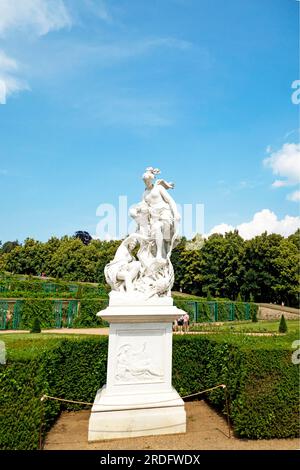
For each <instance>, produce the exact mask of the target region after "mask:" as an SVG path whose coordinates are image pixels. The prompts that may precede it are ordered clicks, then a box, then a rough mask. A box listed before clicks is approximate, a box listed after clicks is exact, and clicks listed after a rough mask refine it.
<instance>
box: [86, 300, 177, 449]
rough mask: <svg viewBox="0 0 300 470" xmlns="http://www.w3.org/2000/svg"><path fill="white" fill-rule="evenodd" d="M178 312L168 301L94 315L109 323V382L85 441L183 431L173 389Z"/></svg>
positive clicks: (115, 306) (101, 393) (112, 305)
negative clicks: (175, 320)
mask: <svg viewBox="0 0 300 470" xmlns="http://www.w3.org/2000/svg"><path fill="white" fill-rule="evenodd" d="M181 314H182V311H181V310H179V309H177V308H176V307H174V306H173V301H172V299H171V297H165V298H163V299H157V300H156V301H155V300H153V301H152V302H150V301H147V303H146V304H145V303H144V304H142V303H141V304H139V303H138V302H132V303H131V304H126V305H124V301H123V305H121V302H118V300H115V301H112V300H111V301H110V305H109V307H108V308H107V309H105V310H103V311H101V312H99V313H98V315H99V316H101V317H102V318H104V319H105V320H107V321H109V322H110V332H109V347H108V365H107V383H106V385H105V386H104V387H103V388H102V389H100V390H98V392H97V395H96V398H95V401H94V405H93V407H92V412H91V416H90V421H89V435H88V440H89V441H98V440H103V439H115V438H122V437H134V436H147V435H155V434H173V433H182V432H185V431H186V414H185V409H184V402H183V400H182V399H181V398H180V396H179V395H178V393H177V392H176V390H175V389H174V388H173V387H172V322H173V320H174V319H175V318H177V317H178V316H179V315H181Z"/></svg>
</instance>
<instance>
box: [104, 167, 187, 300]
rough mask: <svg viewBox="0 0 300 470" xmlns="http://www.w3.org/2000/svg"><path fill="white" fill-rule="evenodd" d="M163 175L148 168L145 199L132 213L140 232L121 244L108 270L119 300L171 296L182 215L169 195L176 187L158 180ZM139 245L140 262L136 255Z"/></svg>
mask: <svg viewBox="0 0 300 470" xmlns="http://www.w3.org/2000/svg"><path fill="white" fill-rule="evenodd" d="M159 173H160V170H159V169H157V168H152V167H150V168H147V169H146V172H145V173H144V175H143V180H144V183H145V185H146V187H145V191H144V194H143V200H142V202H140V203H139V204H137V205H136V206H135V207H134V208H133V209H131V211H130V215H131V217H132V218H133V219H134V220H135V221H136V223H137V228H136V232H135V233H133V234H131V235H129V236H128V237H127V238H126V239H125V240H124V241H123V242H122V243H121V245H120V247H119V248H118V250H117V252H116V255H115V257H114V259H113V261H111V262H110V263H109V264H108V265H107V266H106V267H105V271H104V272H105V277H106V281H107V283H108V284H109V285H110V286H111V288H112V290H113V292H112V293H111V297H118V295H119V294H117V293H118V292H119V293H121V296H122V298H124V296H126V297H127V298H128V296H132V295H134V296H135V298H136V296H138V297H139V298H140V299H144V300H147V299H150V298H151V297H163V296H170V295H171V288H172V286H173V283H174V272H173V266H172V263H171V261H170V257H171V252H172V249H173V248H174V246H175V245H176V242H177V239H178V223H179V221H180V215H179V213H178V210H177V207H176V204H175V201H174V200H173V199H172V197H171V196H170V194H169V193H168V190H169V189H171V188H173V187H174V184H173V183H167V182H166V181H165V180H162V179H158V180H155V177H156V175H158V174H159ZM136 245H139V248H138V251H137V259H136V258H135V257H134V256H133V254H132V250H133V249H134V248H135V247H136ZM119 296H120V295H119Z"/></svg>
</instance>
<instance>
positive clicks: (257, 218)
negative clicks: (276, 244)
mask: <svg viewBox="0 0 300 470" xmlns="http://www.w3.org/2000/svg"><path fill="white" fill-rule="evenodd" d="M299 193H300V192H299ZM299 227H300V217H299V216H297V217H293V216H289V215H286V216H285V217H284V218H283V219H281V220H279V219H278V217H277V215H276V214H275V213H274V212H272V211H270V209H263V210H261V211H260V212H256V214H254V216H253V219H252V220H251V221H250V222H244V223H242V224H240V225H237V226H236V227H233V226H232V225H228V224H226V223H222V224H219V225H216V226H215V227H213V228H212V229H211V231H210V232H209V234H208V235H211V234H213V233H221V234H225V233H226V232H230V231H232V230H234V229H235V228H236V229H237V230H238V231H239V234H240V235H241V237H243V238H244V239H245V240H249V239H250V238H253V237H255V236H256V235H260V234H262V233H263V232H265V231H267V232H268V233H278V234H280V235H283V236H285V237H287V236H288V235H291V234H292V233H294V232H295V231H296V230H297V229H298V228H299Z"/></svg>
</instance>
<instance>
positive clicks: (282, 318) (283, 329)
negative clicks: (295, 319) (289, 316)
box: [278, 315, 288, 333]
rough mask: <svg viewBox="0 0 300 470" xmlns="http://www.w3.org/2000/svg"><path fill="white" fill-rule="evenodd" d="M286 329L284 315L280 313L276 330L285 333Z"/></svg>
mask: <svg viewBox="0 0 300 470" xmlns="http://www.w3.org/2000/svg"><path fill="white" fill-rule="evenodd" d="M287 330H288V328H287V324H286V321H285V318H284V315H281V318H280V323H279V328H278V331H279V333H286V332H287Z"/></svg>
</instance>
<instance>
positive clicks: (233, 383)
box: [0, 335, 299, 449]
mask: <svg viewBox="0 0 300 470" xmlns="http://www.w3.org/2000/svg"><path fill="white" fill-rule="evenodd" d="M45 336H46V335H36V337H35V338H38V339H35V340H33V339H31V340H30V341H29V340H27V342H26V341H24V342H23V343H22V342H21V341H20V343H18V341H16V346H15V350H13V351H12V352H11V351H10V348H9V347H8V353H9V354H8V363H7V364H6V365H5V366H4V365H0V367H1V369H0V414H1V417H2V419H1V422H0V448H1V449H37V448H38V444H39V443H38V437H39V426H40V413H41V403H40V400H39V399H40V397H41V396H42V395H43V394H44V393H46V394H49V395H52V396H57V397H61V398H66V399H71V400H80V401H85V402H93V400H94V397H95V394H96V391H97V389H98V388H99V387H100V386H102V385H103V384H104V383H105V380H106V362H107V337H100V338H99V337H84V338H83V337H72V338H68V339H61V338H59V339H54V338H49V339H47V338H45ZM30 338H33V335H31V336H30ZM260 340H261V341H260ZM271 340H273V338H272V339H270V338H267V339H266V340H264V339H262V338H260V339H259V342H258V343H257V344H259V347H256V346H255V347H252V346H249V344H252V345H253V344H254V343H255V342H254V343H253V342H252V343H249V342H248V341H250V340H249V338H248V337H247V338H246V339H244V337H243V336H242V335H241V336H240V339H237V337H236V336H235V337H234V341H231V340H230V339H227V338H225V339H224V338H223V339H222V335H214V336H213V337H210V338H208V337H203V336H193V335H184V336H176V337H174V344H173V385H174V386H175V388H176V389H177V391H178V392H179V393H180V395H181V396H184V395H188V394H191V393H195V392H198V391H200V390H204V389H206V388H209V387H212V386H214V385H217V384H221V383H225V384H226V385H227V386H228V392H229V395H230V403H231V406H230V418H231V421H232V424H233V428H234V432H235V434H236V435H237V436H241V437H246V438H250V439H255V438H256V439H257V438H258V439H262V438H282V437H285V438H287V437H296V436H298V433H299V420H298V398H299V397H298V372H299V367H298V366H297V365H294V364H292V362H291V351H289V350H288V349H284V348H279V349H276V348H275V346H272V342H271ZM206 398H207V399H208V400H209V401H210V402H211V403H212V405H213V406H215V407H217V409H219V410H220V411H221V412H222V413H224V414H225V413H226V407H225V398H224V390H222V389H217V390H215V391H213V392H209V393H207V395H206ZM79 408H80V409H82V407H81V406H79V405H75V404H63V403H60V402H53V401H50V400H49V401H46V402H45V415H44V422H45V426H44V433H45V432H46V431H47V430H49V428H50V426H51V425H52V423H53V422H54V420H55V419H56V417H57V416H58V415H59V413H60V411H61V410H62V409H69V410H76V409H79Z"/></svg>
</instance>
